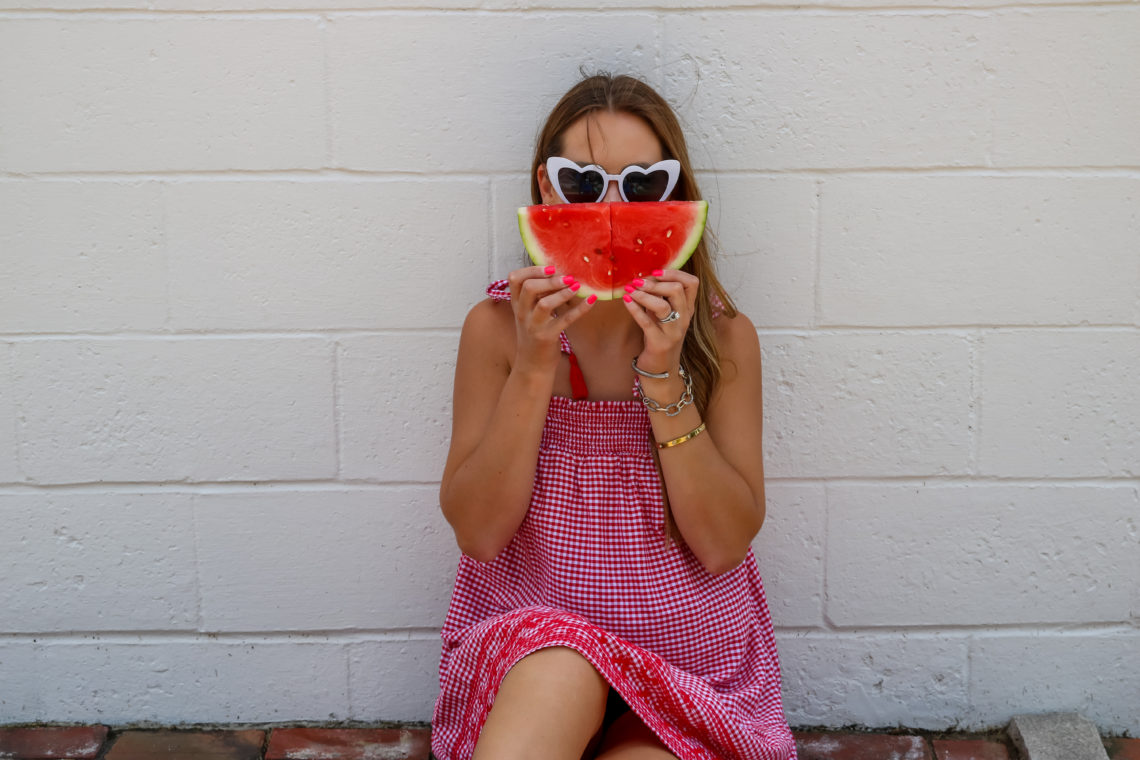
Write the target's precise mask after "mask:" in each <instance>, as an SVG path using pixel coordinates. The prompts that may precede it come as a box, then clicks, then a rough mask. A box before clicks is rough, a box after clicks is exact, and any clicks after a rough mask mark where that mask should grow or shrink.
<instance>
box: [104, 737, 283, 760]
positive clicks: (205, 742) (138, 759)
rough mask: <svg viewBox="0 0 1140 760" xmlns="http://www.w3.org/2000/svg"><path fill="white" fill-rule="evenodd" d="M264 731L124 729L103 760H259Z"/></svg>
mask: <svg viewBox="0 0 1140 760" xmlns="http://www.w3.org/2000/svg"><path fill="white" fill-rule="evenodd" d="M264 744H265V732H264V731H126V732H124V733H123V734H121V735H119V736H118V737H117V738H115V739H114V744H112V745H111V751H110V752H108V753H107V758H106V760H157V759H159V758H172V760H173V759H174V758H177V760H260V758H261V748H262V745H264Z"/></svg>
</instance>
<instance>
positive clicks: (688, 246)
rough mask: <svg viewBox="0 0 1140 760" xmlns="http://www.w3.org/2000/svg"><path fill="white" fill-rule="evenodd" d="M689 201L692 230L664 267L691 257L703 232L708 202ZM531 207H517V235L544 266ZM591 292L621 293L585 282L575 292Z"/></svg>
mask: <svg viewBox="0 0 1140 760" xmlns="http://www.w3.org/2000/svg"><path fill="white" fill-rule="evenodd" d="M690 202H691V203H693V204H694V206H695V207H697V208H699V211H698V212H697V215H696V216H695V217H694V218H693V221H692V231H691V232H690V233H689V237H688V239H687V240H685V242H684V243H683V244H682V246H681V247H680V248H679V249H678V252H677V255H676V256H675V257H674V258H673V259H672V260H671V261H670V262H669V263H668V264H666V266H665V268H666V269H680V268H681V267H683V266H684V265H685V263H686V262H687V261H688V260H689V259H690V258H692V256H693V253H694V252H695V251H696V250H697V246H698V245H700V242H701V237H702V236H703V235H704V234H705V224H706V223H707V222H708V216H709V203H708V201H705V200H700V201H690ZM533 208H534V206H522V207H520V208H519V209H518V220H519V235H520V236H521V237H522V241H523V247H525V248H526V252H527V255H528V256H530V260H531V261H533V262H534V263H535V265H537V266H540V267H541V266H546V265H547V263H548V262H549V259H548V258H547V256H546V255H545V253H546V252H545V250H544V249H543V248H542V245H541V244H540V243H539V242H538V240H537V239H536V238H535V237H534V235H533V234H531V233H530V225H529V224H528V215H529V213H530V210H531V209H533ZM591 294H593V295H596V296H597V297H598V300H599V301H610V300H613V299H615V298H618V297H619V296H620V295H621V294H622V293H621V291H620V290H619V289H614V290H610V291H599V290H594V289H593V288H591V287H590V286H588V285H585V284H583V285H582V287H581V288H580V289H579V290H578V293H577V295H578V297H579V298H586V297H588V296H589V295H591Z"/></svg>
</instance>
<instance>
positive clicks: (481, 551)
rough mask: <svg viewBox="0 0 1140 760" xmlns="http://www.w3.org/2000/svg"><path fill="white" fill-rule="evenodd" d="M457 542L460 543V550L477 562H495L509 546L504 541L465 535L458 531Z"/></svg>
mask: <svg viewBox="0 0 1140 760" xmlns="http://www.w3.org/2000/svg"><path fill="white" fill-rule="evenodd" d="M455 542H456V543H457V544H459V551H461V552H463V553H464V554H466V555H467V556H468V557H470V558H471V559H473V560H475V561H476V562H493V561H494V560H495V559H496V558H497V557H498V556H499V555H500V554H502V552H503V549H505V548H507V545H506V544H503V543H497V542H491V541H488V540H486V539H485V538H482V537H478V536H468V537H463V536H460V535H459V534H458V533H456V534H455Z"/></svg>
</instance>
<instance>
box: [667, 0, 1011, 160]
mask: <svg viewBox="0 0 1140 760" xmlns="http://www.w3.org/2000/svg"><path fill="white" fill-rule="evenodd" d="M986 23H987V22H986V20H985V19H981V18H976V17H971V16H966V15H961V14H953V13H944V12H943V11H938V15H937V16H936V17H935V16H926V15H922V14H920V13H915V14H910V13H908V14H905V15H902V14H899V15H894V14H888V13H873V14H848V13H840V14H796V13H782V14H771V13H765V12H762V11H750V12H738V13H711V12H706V13H702V14H677V15H669V16H666V17H665V19H664V29H663V32H662V37H663V43H664V44H663V47H664V48H665V49H670V48H672V49H678V48H681V49H684V50H686V51H689V54H688V55H686V56H685V57H684V58H681V59H680V60H676V61H674V62H672V63H671V65H670V66H668V67H666V68H665V70H664V76H665V81H666V87H665V90H666V95H667V96H668V97H669V99H670V100H671V101H672V102H674V103H683V104H685V105H684V107H683V108H682V109H681V115H682V117H683V118H684V119H685V121H686V122H687V123H688V124H689V125H691V126H692V127H693V132H694V133H693V136H692V138H691V139H693V140H695V141H696V142H697V143H698V144H702V145H704V146H705V151H706V152H707V156H708V157H707V158H705V156H704V154H702V153H698V154H697V156H698V162H699V163H700V165H701V166H702V167H704V168H716V169H737V170H739V169H794V168H853V167H882V166H940V165H951V166H961V165H980V164H984V163H985V159H986V150H987V142H986V140H985V139H979V136H985V135H987V134H988V132H989V130H990V128H991V127H990V117H989V110H988V107H987V106H988V102H987V89H986V87H985V84H986V79H987V76H988V75H987V73H986V71H985V69H984V66H983V63H984V61H985V58H986V53H985V52H984V51H983V49H982V48H980V47H979V46H977V44H976V42H972V40H976V38H977V37H978V35H979V34H981V33H982V30H983V29H984V28H986ZM757 51H763V54H761V55H757V54H756V52H757ZM948 91H952V92H953V93H954V95H953V97H947V92H948Z"/></svg>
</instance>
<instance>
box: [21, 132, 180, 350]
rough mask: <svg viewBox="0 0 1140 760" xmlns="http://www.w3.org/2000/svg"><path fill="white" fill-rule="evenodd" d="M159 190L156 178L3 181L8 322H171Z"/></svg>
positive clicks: (105, 326)
mask: <svg viewBox="0 0 1140 760" xmlns="http://www.w3.org/2000/svg"><path fill="white" fill-rule="evenodd" d="M2 118H3V116H0V119H2ZM160 192H161V191H160V185H159V183H157V182H141V183H140V182H120V181H113V182H74V181H35V180H18V181H9V182H0V261H2V262H3V268H4V276H2V277H0V331H3V332H6V333H55V332H65V333H66V332H107V331H112V330H160V329H163V328H164V327H165V326H166V311H167V308H166V307H167V302H166V279H167V272H166V252H165V232H164V229H163V216H162V214H163V209H162V198H161V195H160Z"/></svg>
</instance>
